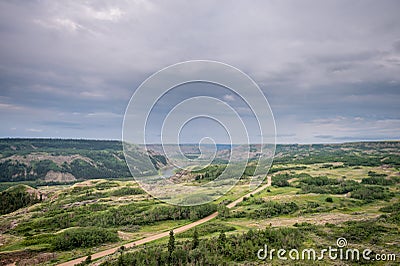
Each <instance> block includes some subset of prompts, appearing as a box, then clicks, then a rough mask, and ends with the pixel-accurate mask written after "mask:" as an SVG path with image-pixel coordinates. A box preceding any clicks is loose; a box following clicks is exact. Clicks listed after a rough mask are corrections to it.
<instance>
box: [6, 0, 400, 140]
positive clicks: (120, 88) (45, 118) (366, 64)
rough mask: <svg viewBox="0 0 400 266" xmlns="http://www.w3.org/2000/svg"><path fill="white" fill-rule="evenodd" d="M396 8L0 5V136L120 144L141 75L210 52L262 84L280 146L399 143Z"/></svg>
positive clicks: (385, 4)
mask: <svg viewBox="0 0 400 266" xmlns="http://www.w3.org/2000/svg"><path fill="white" fill-rule="evenodd" d="M399 13H400V1H317V0H315V1H282V0H279V1H278V0H277V1H80V0H79V1H54V0H47V1H46V0H44V1H0V112H1V116H0V137H53V138H58V137H62V138H99V139H121V128H122V121H123V114H124V112H125V109H126V106H127V104H128V102H129V99H130V97H131V95H132V94H133V92H134V91H135V89H136V88H137V87H138V86H139V85H140V84H141V82H143V81H144V80H145V79H146V78H147V77H148V76H149V75H151V74H152V73H154V72H156V71H158V70H159V69H161V68H163V67H166V66H168V65H171V64H174V63H177V62H180V61H186V60H192V59H209V60H216V61H221V62H225V63H228V64H230V65H233V66H235V67H237V68H239V69H241V70H243V71H244V72H245V73H247V74H248V75H249V76H250V77H252V78H253V79H254V80H255V81H256V82H257V83H258V85H259V86H260V88H261V89H262V91H263V92H264V94H265V96H266V97H267V99H268V101H269V103H270V105H271V108H272V111H273V114H274V117H275V123H276V127H277V142H279V143H311V142H313V143H316V142H318V143H320V142H344V141H356V140H384V139H399V138H400V133H399V132H400V112H399V106H400V105H399V103H400V16H399ZM220 97H221V99H225V100H227V102H229V101H232V96H231V95H229V94H228V95H227V94H226V93H225V92H221V95H220Z"/></svg>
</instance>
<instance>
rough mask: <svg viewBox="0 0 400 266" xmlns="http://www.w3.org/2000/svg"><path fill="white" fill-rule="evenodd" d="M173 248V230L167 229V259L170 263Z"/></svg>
mask: <svg viewBox="0 0 400 266" xmlns="http://www.w3.org/2000/svg"><path fill="white" fill-rule="evenodd" d="M174 250H175V237H174V231H173V230H171V231H169V241H168V261H169V263H171V258H172V252H174Z"/></svg>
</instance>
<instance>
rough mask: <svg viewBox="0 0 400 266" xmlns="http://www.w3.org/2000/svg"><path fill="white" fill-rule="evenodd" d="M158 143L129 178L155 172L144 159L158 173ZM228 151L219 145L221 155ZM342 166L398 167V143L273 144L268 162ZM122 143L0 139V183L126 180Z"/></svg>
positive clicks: (190, 148)
mask: <svg viewBox="0 0 400 266" xmlns="http://www.w3.org/2000/svg"><path fill="white" fill-rule="evenodd" d="M158 146H159V145H153V146H151V145H150V146H149V148H150V149H149V151H148V152H147V153H144V152H140V151H139V150H138V151H137V152H134V153H132V154H130V156H131V158H129V159H130V160H132V162H137V165H135V167H134V169H132V170H133V171H135V173H134V174H135V175H150V174H155V171H154V169H151V171H149V169H144V166H145V165H148V164H147V162H148V156H150V160H151V162H152V163H153V165H154V166H155V168H156V169H159V168H161V167H163V166H165V165H167V164H168V161H167V159H166V158H165V157H164V156H163V155H161V154H160V153H161V152H160V151H159V147H158ZM230 148H232V147H231V146H230V145H222V146H221V147H220V148H219V150H220V152H225V150H229V149H230ZM183 150H184V151H185V152H187V153H190V154H192V153H193V154H196V153H197V152H198V146H196V145H190V144H187V145H184V146H183ZM327 161H330V162H337V161H340V162H344V163H345V164H347V165H350V166H351V165H365V166H380V165H382V166H388V167H400V142H399V141H380V142H355V143H342V144H306V145H305V144H304V145H300V144H288V145H277V146H276V152H275V159H274V162H278V163H302V164H309V163H318V162H327ZM130 176H131V173H130V172H129V169H128V167H127V165H126V162H125V157H124V154H123V148H122V143H121V142H120V141H114V140H80V139H0V182H10V181H40V182H41V183H49V182H58V183H59V182H71V181H75V180H85V179H95V178H120V177H130Z"/></svg>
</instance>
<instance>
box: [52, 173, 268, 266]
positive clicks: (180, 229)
mask: <svg viewBox="0 0 400 266" xmlns="http://www.w3.org/2000/svg"><path fill="white" fill-rule="evenodd" d="M267 181H268V182H267V184H265V185H263V186H261V187H259V188H257V189H256V190H254V191H252V192H250V193H248V194H246V195H244V196H242V197H240V198H238V199H237V200H235V201H233V202H231V203H229V204H228V205H226V207H228V208H233V207H235V206H236V204H238V203H239V202H241V201H242V200H243V198H244V197H249V196H250V194H255V193H258V192H260V191H262V190H264V189H265V188H267V187H269V186H270V185H271V177H270V176H268V178H267ZM217 216H218V212H214V213H213V214H210V215H209V216H207V217H204V218H203V219H200V220H198V221H196V222H193V223H190V224H187V225H184V226H181V227H178V228H175V229H174V233H175V234H179V233H182V232H184V231H187V230H189V229H191V228H193V227H195V226H197V225H200V224H202V223H205V222H208V221H210V220H212V219H214V218H215V217H217ZM168 235H169V231H166V232H162V233H159V234H156V235H152V236H149V237H146V238H143V239H140V240H137V241H134V242H130V243H128V244H125V245H124V246H125V247H126V248H131V247H133V246H138V245H142V244H145V243H148V242H151V241H154V240H157V239H160V238H163V237H166V236H168ZM118 249H119V247H115V248H111V249H107V250H104V251H101V252H98V253H95V254H92V255H91V256H92V260H95V259H99V258H102V257H104V256H107V255H111V254H113V253H115V252H116V251H118ZM85 259H86V257H81V258H77V259H74V260H70V261H67V262H64V263H61V264H59V266H74V265H75V264H78V263H81V262H83V261H84V260H85Z"/></svg>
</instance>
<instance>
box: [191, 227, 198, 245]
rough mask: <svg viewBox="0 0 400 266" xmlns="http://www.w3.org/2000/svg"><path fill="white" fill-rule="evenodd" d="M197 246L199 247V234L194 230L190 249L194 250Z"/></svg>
mask: <svg viewBox="0 0 400 266" xmlns="http://www.w3.org/2000/svg"><path fill="white" fill-rule="evenodd" d="M198 246H199V233H198V232H197V228H194V233H193V244H192V249H195V248H197V247H198Z"/></svg>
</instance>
